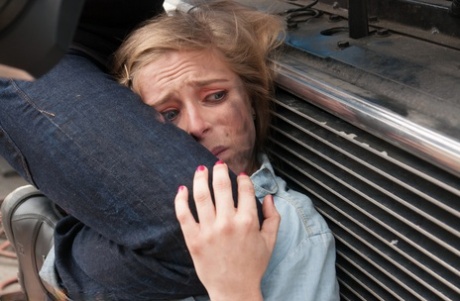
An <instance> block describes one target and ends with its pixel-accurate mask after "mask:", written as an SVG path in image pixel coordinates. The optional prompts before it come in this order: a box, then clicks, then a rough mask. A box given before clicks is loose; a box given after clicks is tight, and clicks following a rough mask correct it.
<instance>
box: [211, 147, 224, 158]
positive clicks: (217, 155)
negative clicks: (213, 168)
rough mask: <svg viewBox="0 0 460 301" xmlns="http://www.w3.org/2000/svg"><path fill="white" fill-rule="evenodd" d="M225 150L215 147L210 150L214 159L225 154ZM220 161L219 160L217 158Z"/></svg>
mask: <svg viewBox="0 0 460 301" xmlns="http://www.w3.org/2000/svg"><path fill="white" fill-rule="evenodd" d="M226 150H227V148H226V147H225V146H217V147H214V148H213V149H212V151H211V152H212V154H213V155H214V156H216V157H218V158H219V155H221V154H222V153H223V152H225V151H226ZM219 159H220V158H219Z"/></svg>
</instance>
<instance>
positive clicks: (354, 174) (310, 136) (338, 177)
mask: <svg viewBox="0 0 460 301" xmlns="http://www.w3.org/2000/svg"><path fill="white" fill-rule="evenodd" d="M298 134H299V133H298ZM300 134H302V133H300ZM292 135H295V134H294V133H291V136H290V137H289V138H290V140H293V141H296V142H297V143H300V144H302V147H303V148H304V149H308V150H309V151H312V149H311V147H309V146H308V144H306V143H302V142H301V141H299V139H302V136H299V137H293V136H292ZM312 137H313V136H312V135H309V136H308V138H312ZM304 140H308V139H306V138H305V139H304ZM318 141H321V140H320V139H318ZM312 152H313V153H316V154H317V155H319V156H323V154H319V153H318V152H315V151H314V150H313V151H312ZM323 152H327V151H326V150H325V149H323ZM335 159H337V155H336V156H335ZM325 160H327V161H329V162H330V163H332V164H334V166H336V167H339V168H340V169H341V170H344V172H345V173H343V174H344V175H345V176H346V175H352V176H354V177H356V178H359V180H360V181H362V182H364V183H365V184H364V185H369V186H371V187H372V186H373V188H374V189H376V190H380V189H379V187H376V186H375V185H374V183H370V184H369V183H368V181H367V179H365V178H363V177H362V176H360V175H359V174H357V173H355V172H352V171H350V170H348V169H346V168H345V167H343V165H341V164H339V163H338V162H337V161H338V160H336V161H333V160H329V159H328V158H325ZM338 172H339V170H335V173H338ZM331 174H332V172H331ZM367 175H368V174H367ZM342 178H343V177H342ZM336 179H337V180H338V181H342V184H343V185H345V186H348V187H349V188H350V189H352V190H353V189H356V188H355V187H351V186H349V184H348V183H347V182H345V181H344V180H342V179H341V177H340V176H337V177H336ZM354 184H355V186H356V185H358V184H357V183H356V182H354ZM361 190H364V189H361ZM366 190H367V189H366ZM357 193H361V191H360V190H357ZM367 193H369V192H367ZM388 196H390V197H391V195H388V194H385V192H384V196H380V197H379V199H380V200H382V198H387V197H388ZM364 197H367V196H366V195H364ZM373 198H377V196H374V197H373ZM373 198H371V199H369V201H371V202H373ZM396 200H398V199H396ZM399 200H400V199H399ZM386 202H388V201H386ZM403 203H405V202H403ZM376 205H377V206H381V207H382V208H383V209H384V210H387V211H388V212H389V213H392V214H393V215H396V216H398V217H399V218H400V220H402V221H404V222H405V223H407V224H408V225H410V226H412V227H413V228H414V229H416V228H418V226H417V222H416V221H411V220H407V219H405V218H403V217H402V216H401V215H399V214H398V213H397V211H399V210H395V209H390V208H391V207H389V206H388V208H387V207H384V206H383V205H381V204H380V203H378V202H376ZM403 205H405V204H400V203H398V202H396V203H394V204H393V205H392V206H393V207H394V206H397V208H399V209H401V208H402V206H403ZM412 208H414V207H412ZM403 209H405V208H403ZM403 209H401V210H403ZM417 211H418V210H416V212H415V213H417ZM423 215H424V216H425V218H427V219H428V220H432V219H431V216H430V215H428V214H425V213H423ZM434 221H435V222H437V224H438V225H437V226H439V225H441V226H443V223H442V222H441V221H437V220H434ZM448 229H449V230H451V228H450V227H448ZM419 231H423V232H424V234H425V235H428V236H431V237H430V238H431V239H433V240H435V241H437V242H438V243H440V244H444V242H443V241H442V240H439V239H438V238H437V237H436V236H433V235H431V234H430V233H429V232H427V231H425V230H424V229H423V228H420V229H419ZM452 231H453V232H454V234H455V233H457V235H458V231H455V229H453V230H452ZM445 247H447V248H450V249H452V251H456V250H458V249H459V248H458V246H457V247H456V246H450V245H445Z"/></svg>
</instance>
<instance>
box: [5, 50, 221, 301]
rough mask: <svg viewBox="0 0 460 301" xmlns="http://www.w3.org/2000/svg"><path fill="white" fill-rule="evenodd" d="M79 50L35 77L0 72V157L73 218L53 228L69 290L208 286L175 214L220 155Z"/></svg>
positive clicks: (107, 293)
mask: <svg viewBox="0 0 460 301" xmlns="http://www.w3.org/2000/svg"><path fill="white" fill-rule="evenodd" d="M157 117H158V115H157V113H156V112H155V111H154V110H153V109H152V108H150V107H148V106H146V105H144V104H143V103H142V102H141V101H140V99H139V98H138V97H137V96H136V95H134V94H133V93H132V92H131V91H130V90H129V89H126V88H124V87H121V86H119V85H118V84H117V83H116V82H114V81H113V79H112V78H111V77H110V76H108V75H106V74H104V73H103V72H102V71H101V70H100V69H98V68H97V67H96V66H95V65H94V64H93V63H92V62H91V61H90V60H89V59H87V58H86V57H84V56H83V55H79V54H78V53H73V54H69V55H67V56H66V57H65V58H64V59H63V60H62V61H61V62H60V63H59V65H58V66H56V67H55V68H54V69H53V70H52V71H51V72H49V73H48V74H47V75H45V76H44V77H42V78H40V79H39V80H37V81H35V82H22V81H12V80H0V155H2V156H4V157H5V158H6V159H7V160H8V161H9V162H10V163H11V164H12V165H13V167H15V169H16V170H17V171H18V172H20V173H21V175H22V176H23V177H24V178H25V179H27V180H28V181H29V182H31V183H32V184H34V185H36V186H37V187H38V188H39V189H40V190H41V191H42V192H43V193H44V194H45V195H47V196H48V197H50V198H51V199H52V200H54V201H55V202H56V203H57V204H58V205H59V206H61V207H62V208H63V209H64V210H66V211H67V212H68V213H69V214H70V215H71V216H70V217H68V218H65V219H64V220H62V221H61V222H60V223H59V224H58V227H57V230H56V257H57V261H56V268H57V271H58V273H59V276H60V277H61V280H62V283H63V286H64V287H65V288H66V289H67V290H68V293H69V295H70V296H74V297H76V299H80V298H83V297H85V298H91V299H93V298H95V297H102V298H103V299H104V300H144V299H145V300H147V299H149V300H152V299H161V298H165V299H167V298H180V297H184V296H190V295H199V294H204V293H205V290H204V288H203V286H202V285H201V283H200V282H199V280H198V278H197V276H196V274H195V272H194V269H193V264H192V261H191V258H190V256H189V254H188V252H187V249H186V247H185V243H184V241H183V237H182V234H181V231H180V227H179V224H178V222H177V221H176V218H175V214H174V206H173V199H174V195H175V193H176V189H177V187H178V186H179V185H187V186H188V187H192V186H191V183H192V176H193V173H194V171H195V169H196V167H197V166H198V165H200V164H204V165H207V166H212V165H213V164H214V162H215V161H216V158H215V157H214V156H212V154H210V153H209V152H208V151H206V150H205V149H204V148H203V147H202V146H201V145H199V144H198V143H196V142H195V141H194V140H193V139H192V138H191V137H190V136H189V135H188V134H186V133H184V132H182V131H180V130H178V129H177V128H176V127H174V126H173V125H171V124H164V123H161V122H159V121H158V120H157Z"/></svg>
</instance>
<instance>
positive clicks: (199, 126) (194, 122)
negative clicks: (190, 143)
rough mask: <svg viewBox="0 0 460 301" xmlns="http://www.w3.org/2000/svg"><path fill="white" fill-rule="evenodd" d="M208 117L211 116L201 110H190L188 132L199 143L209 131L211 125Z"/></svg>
mask: <svg viewBox="0 0 460 301" xmlns="http://www.w3.org/2000/svg"><path fill="white" fill-rule="evenodd" d="M207 117H209V116H207V114H206V113H205V112H203V111H202V110H200V109H199V108H195V109H193V110H189V113H188V126H187V132H188V133H189V134H190V135H192V136H193V137H194V138H195V139H196V140H198V141H199V140H201V139H202V138H203V137H204V135H205V134H206V133H207V131H208V130H209V126H210V124H209V122H208V120H207Z"/></svg>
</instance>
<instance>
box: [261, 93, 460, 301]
mask: <svg viewBox="0 0 460 301" xmlns="http://www.w3.org/2000/svg"><path fill="white" fill-rule="evenodd" d="M338 115H340V112H339V113H338ZM272 116H273V118H274V122H273V126H272V135H271V137H270V144H271V145H270V147H269V154H270V155H271V157H272V159H273V160H274V164H275V166H276V169H277V173H278V174H279V175H280V176H282V177H283V178H285V179H286V180H287V181H288V183H289V184H290V186H291V188H293V189H295V190H299V191H301V192H304V193H305V194H307V195H308V196H310V197H311V198H312V200H313V202H314V204H315V205H316V207H317V209H318V210H319V212H320V213H321V214H322V215H323V216H324V217H325V218H326V220H327V222H328V224H329V226H330V228H331V230H332V231H333V232H334V235H335V239H336V244H337V274H338V279H339V283H340V287H341V295H342V299H343V300H455V299H457V298H458V296H459V292H460V291H459V287H460V272H459V271H460V260H459V258H460V251H459V250H460V223H459V217H460V179H459V178H458V177H457V176H455V175H453V174H452V173H449V172H447V171H444V170H443V169H441V168H439V167H437V166H435V165H433V164H431V163H428V162H427V161H425V160H422V159H419V158H418V157H416V156H414V155H413V154H411V153H409V152H407V151H404V150H402V149H401V148H399V147H397V146H394V145H393V144H390V143H388V142H386V141H384V140H383V139H380V138H378V137H377V136H375V135H372V134H370V133H369V132H367V131H364V130H362V129H360V128H358V127H356V126H354V125H352V124H351V123H348V122H346V121H344V120H343V119H341V118H338V117H336V116H335V115H332V114H330V113H328V112H326V111H324V110H322V109H320V108H318V107H317V106H315V105H312V104H311V103H310V102H309V100H308V99H306V100H303V99H301V98H298V97H296V96H294V95H292V94H289V93H287V92H286V91H284V90H281V89H280V90H279V91H278V93H277V97H276V100H275V108H274V109H273V111H272ZM457 300H458V299H457Z"/></svg>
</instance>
